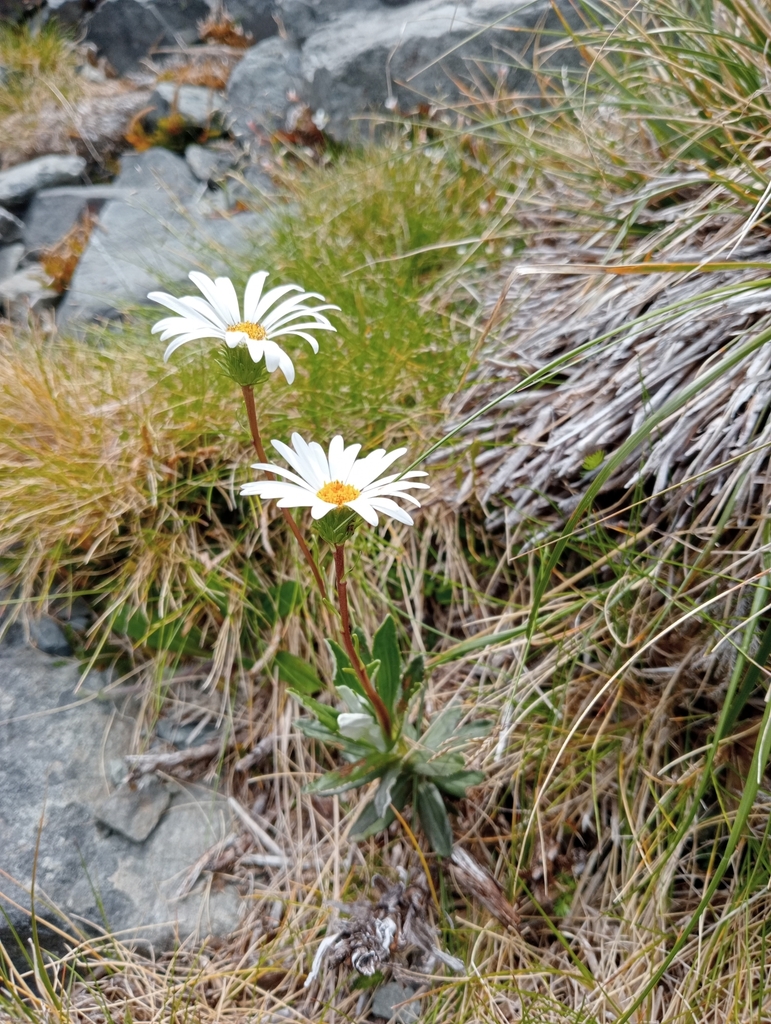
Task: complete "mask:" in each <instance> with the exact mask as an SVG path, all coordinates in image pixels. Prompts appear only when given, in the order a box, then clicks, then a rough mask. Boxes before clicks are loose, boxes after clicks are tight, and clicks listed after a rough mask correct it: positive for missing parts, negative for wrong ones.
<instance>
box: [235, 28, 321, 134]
mask: <svg viewBox="0 0 771 1024" xmlns="http://www.w3.org/2000/svg"><path fill="white" fill-rule="evenodd" d="M302 87H303V80H302V77H301V64H300V51H299V50H298V49H297V47H296V46H294V45H292V44H291V43H289V42H287V40H285V39H281V38H280V37H275V38H273V39H265V40H264V41H263V42H261V43H258V44H257V46H253V47H251V49H249V50H247V51H246V55H245V57H244V59H243V60H242V61H241V63H240V64H238V65H237V66H236V68H235V69H234V71H233V73H232V74H231V76H230V81H229V82H228V90H227V99H228V107H229V111H230V120H231V124H230V127H231V131H232V133H233V135H235V136H236V138H242V139H250V138H253V137H254V136H255V135H256V134H258V133H260V132H266V133H267V134H268V135H270V134H272V133H273V132H274V131H275V130H276V129H277V128H280V127H282V126H283V125H284V122H285V119H286V114H287V111H288V110H289V107H290V106H291V105H292V102H293V100H292V99H290V94H292V93H299V92H300V91H301V89H302Z"/></svg>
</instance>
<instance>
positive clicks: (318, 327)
mask: <svg viewBox="0 0 771 1024" xmlns="http://www.w3.org/2000/svg"><path fill="white" fill-rule="evenodd" d="M265 329H266V330H267V331H268V332H269V333H270V336H271V338H273V337H275V338H277V337H278V336H279V335H282V334H289V332H290V331H306V330H308V331H333V332H334V333H335V334H336V333H337V328H336V327H333V326H332V324H330V323H318V322H317V321H315V320H309V321H308V322H307V323H303V324H295V323H292V322H291V320H290V321H287V322H286V323H283V324H273V326H272V327H266V328H265Z"/></svg>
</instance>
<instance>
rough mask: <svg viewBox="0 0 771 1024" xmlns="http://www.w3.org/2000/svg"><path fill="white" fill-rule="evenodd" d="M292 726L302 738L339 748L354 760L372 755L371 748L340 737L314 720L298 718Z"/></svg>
mask: <svg viewBox="0 0 771 1024" xmlns="http://www.w3.org/2000/svg"><path fill="white" fill-rule="evenodd" d="M294 725H295V728H296V729H299V731H300V732H301V733H302V734H303V736H307V737H308V738H309V739H312V740H321V742H322V743H329V744H331V745H332V746H334V747H339V748H340V749H341V750H343V751H345V753H346V754H350V755H351V756H352V757H354V758H362V757H366V756H367V754H371V753H372V748H371V747H365V746H364V744H363V743H357V742H356V741H355V740H349V739H347V738H346V737H345V736H341V735H340V733H338V732H333V731H332V730H331V729H327V727H326V726H325V725H322V724H321V722H317V721H316V719H315V718H298V719H296V720H295V723H294Z"/></svg>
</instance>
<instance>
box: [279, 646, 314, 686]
mask: <svg viewBox="0 0 771 1024" xmlns="http://www.w3.org/2000/svg"><path fill="white" fill-rule="evenodd" d="M276 664H277V665H278V674H279V678H281V679H283V680H284V682H285V683H289V685H290V686H292V687H294V689H295V690H297V691H298V693H307V694H308V695H309V696H310V695H311V694H314V693H318V692H319V690H323V689H324V684H323V683H322V681H321V680H320V679H319V677H318V676H317V675H316V670H315V669H314V667H313V666H312V665H309V664H308V662H307V661H305V660H304V659H303V658H298V657H297V655H296V654H290V653H289V651H279V652H278V654H277V655H276Z"/></svg>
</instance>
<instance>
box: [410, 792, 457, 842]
mask: <svg viewBox="0 0 771 1024" xmlns="http://www.w3.org/2000/svg"><path fill="white" fill-rule="evenodd" d="M417 811H418V817H419V818H420V824H421V825H422V826H423V831H424V832H425V833H426V839H428V841H429V843H430V844H431V846H432V847H433V849H434V850H436V852H437V853H438V854H439V856H440V857H449V856H450V854H451V853H452V829H451V828H450V819H449V818H448V817H447V810H446V808H445V806H444V800H443V799H442V794H441V793H440V792H439V790H438V789H437V788H436V786H435V785H434V784H433V782H419V783H418V786H417Z"/></svg>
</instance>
